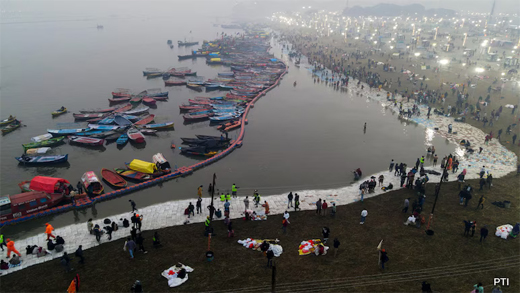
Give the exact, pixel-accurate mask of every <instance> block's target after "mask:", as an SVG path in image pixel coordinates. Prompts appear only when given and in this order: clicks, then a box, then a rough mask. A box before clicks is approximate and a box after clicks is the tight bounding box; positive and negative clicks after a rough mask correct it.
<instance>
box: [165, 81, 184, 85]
mask: <svg viewBox="0 0 520 293" xmlns="http://www.w3.org/2000/svg"><path fill="white" fill-rule="evenodd" d="M186 84H187V82H186V81H185V80H165V81H164V85H165V86H175V85H186Z"/></svg>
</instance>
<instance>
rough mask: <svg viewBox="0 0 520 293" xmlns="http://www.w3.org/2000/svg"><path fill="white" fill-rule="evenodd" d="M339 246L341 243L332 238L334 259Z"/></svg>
mask: <svg viewBox="0 0 520 293" xmlns="http://www.w3.org/2000/svg"><path fill="white" fill-rule="evenodd" d="M340 244H341V243H340V242H339V240H338V238H337V237H336V238H334V257H336V255H337V254H338V249H339V246H340Z"/></svg>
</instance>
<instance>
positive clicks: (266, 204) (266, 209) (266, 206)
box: [262, 201, 269, 215]
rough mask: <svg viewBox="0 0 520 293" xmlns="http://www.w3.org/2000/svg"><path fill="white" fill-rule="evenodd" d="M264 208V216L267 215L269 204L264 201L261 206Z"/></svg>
mask: <svg viewBox="0 0 520 293" xmlns="http://www.w3.org/2000/svg"><path fill="white" fill-rule="evenodd" d="M262 206H263V207H264V208H265V214H266V215H267V214H269V204H268V203H267V201H264V204H263V205H262Z"/></svg>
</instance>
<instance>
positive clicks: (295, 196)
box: [294, 193, 301, 212]
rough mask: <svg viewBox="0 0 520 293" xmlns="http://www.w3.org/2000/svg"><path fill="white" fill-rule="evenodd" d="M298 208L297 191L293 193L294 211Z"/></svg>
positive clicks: (298, 197) (298, 198)
mask: <svg viewBox="0 0 520 293" xmlns="http://www.w3.org/2000/svg"><path fill="white" fill-rule="evenodd" d="M298 210H301V209H300V196H299V195H298V193H295V194H294V211H295V212H296V211H298Z"/></svg>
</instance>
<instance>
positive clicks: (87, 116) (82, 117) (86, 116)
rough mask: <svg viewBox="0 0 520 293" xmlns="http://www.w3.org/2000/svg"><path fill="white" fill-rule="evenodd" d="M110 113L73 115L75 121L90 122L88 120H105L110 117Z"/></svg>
mask: <svg viewBox="0 0 520 293" xmlns="http://www.w3.org/2000/svg"><path fill="white" fill-rule="evenodd" d="M108 115H109V114H108V113H96V114H75V113H74V114H72V116H74V119H76V120H88V119H95V118H104V117H106V116H108Z"/></svg>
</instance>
